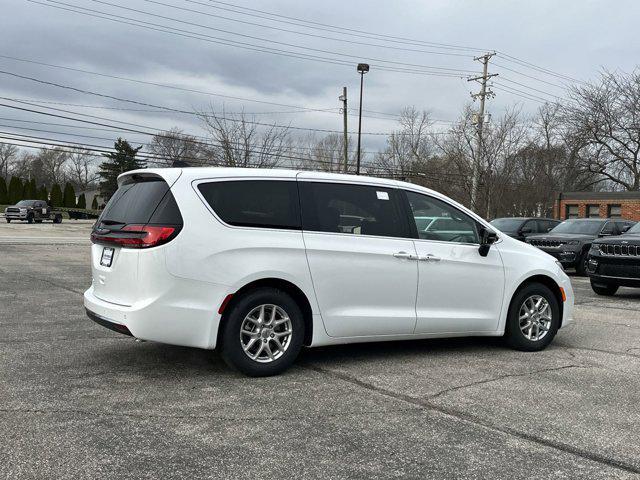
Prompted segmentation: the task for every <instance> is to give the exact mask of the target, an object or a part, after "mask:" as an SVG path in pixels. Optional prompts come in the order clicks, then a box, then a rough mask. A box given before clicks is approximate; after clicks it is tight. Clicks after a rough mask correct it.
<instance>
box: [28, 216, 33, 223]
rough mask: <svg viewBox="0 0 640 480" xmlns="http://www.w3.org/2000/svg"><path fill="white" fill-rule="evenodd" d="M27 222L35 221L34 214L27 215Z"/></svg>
mask: <svg viewBox="0 0 640 480" xmlns="http://www.w3.org/2000/svg"><path fill="white" fill-rule="evenodd" d="M27 223H33V215H27Z"/></svg>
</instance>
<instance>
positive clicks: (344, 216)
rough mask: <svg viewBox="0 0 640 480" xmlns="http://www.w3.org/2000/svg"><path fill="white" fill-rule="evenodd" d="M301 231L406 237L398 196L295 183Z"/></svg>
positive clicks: (371, 189) (372, 188) (359, 187)
mask: <svg viewBox="0 0 640 480" xmlns="http://www.w3.org/2000/svg"><path fill="white" fill-rule="evenodd" d="M298 185H299V187H300V199H301V201H302V227H303V229H304V230H310V231H315V232H332V233H347V234H352V235H376V236H383V237H407V236H408V225H407V222H406V218H405V217H404V216H403V214H402V210H401V207H400V202H399V198H398V192H397V191H396V190H395V189H393V188H385V187H382V186H380V187H377V186H368V185H353V184H342V183H319V182H299V183H298Z"/></svg>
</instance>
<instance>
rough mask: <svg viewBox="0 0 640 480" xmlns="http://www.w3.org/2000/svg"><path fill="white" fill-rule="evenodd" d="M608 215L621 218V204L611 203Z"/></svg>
mask: <svg viewBox="0 0 640 480" xmlns="http://www.w3.org/2000/svg"><path fill="white" fill-rule="evenodd" d="M607 216H608V217H609V218H621V217H622V207H620V205H609V212H608V215H607Z"/></svg>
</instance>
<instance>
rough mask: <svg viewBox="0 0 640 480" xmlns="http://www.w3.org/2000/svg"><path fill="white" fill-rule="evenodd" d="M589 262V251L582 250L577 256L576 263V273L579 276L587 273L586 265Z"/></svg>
mask: <svg viewBox="0 0 640 480" xmlns="http://www.w3.org/2000/svg"><path fill="white" fill-rule="evenodd" d="M588 264H589V253H588V252H584V253H583V254H582V255H580V258H578V263H577V264H576V273H577V274H578V275H580V276H581V277H585V276H586V275H587V265H588Z"/></svg>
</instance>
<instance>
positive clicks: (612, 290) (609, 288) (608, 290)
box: [591, 280, 619, 297]
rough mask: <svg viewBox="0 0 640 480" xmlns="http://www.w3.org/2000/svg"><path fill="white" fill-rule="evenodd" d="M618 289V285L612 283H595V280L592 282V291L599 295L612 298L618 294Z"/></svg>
mask: <svg viewBox="0 0 640 480" xmlns="http://www.w3.org/2000/svg"><path fill="white" fill-rule="evenodd" d="M618 288H619V287H618V285H615V284H612V283H595V282H594V281H593V280H591V289H592V290H593V291H594V292H596V293H597V294H598V295H603V296H605V297H610V296H612V295H615V294H616V292H617V291H618Z"/></svg>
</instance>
